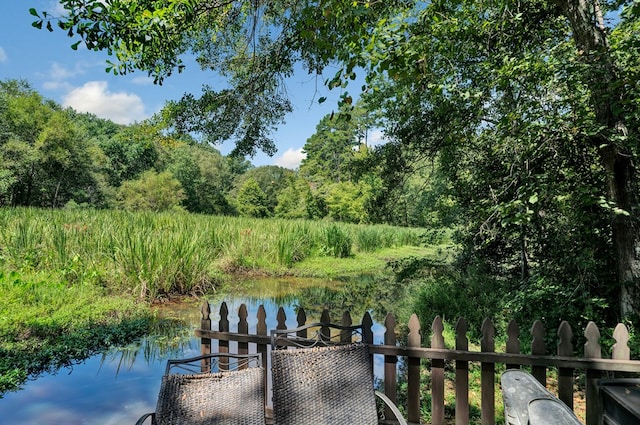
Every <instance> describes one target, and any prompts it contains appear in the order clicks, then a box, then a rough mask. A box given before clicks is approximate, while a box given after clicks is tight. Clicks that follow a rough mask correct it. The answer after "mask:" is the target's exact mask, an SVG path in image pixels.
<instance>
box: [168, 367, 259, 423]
mask: <svg viewBox="0 0 640 425" xmlns="http://www.w3.org/2000/svg"><path fill="white" fill-rule="evenodd" d="M263 379H264V369H262V368H249V369H244V370H236V371H229V372H218V373H203V374H193V375H178V374H170V375H165V376H163V378H162V383H161V385H160V394H159V396H158V404H157V407H156V423H157V425H205V424H206V425H214V424H216V425H217V424H219V425H258V424H260V425H264V423H265V418H264V412H265V410H264V385H263Z"/></svg>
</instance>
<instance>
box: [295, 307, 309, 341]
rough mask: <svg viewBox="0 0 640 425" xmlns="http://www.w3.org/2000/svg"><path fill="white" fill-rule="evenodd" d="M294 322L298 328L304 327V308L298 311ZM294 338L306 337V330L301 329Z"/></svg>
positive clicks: (305, 317)
mask: <svg viewBox="0 0 640 425" xmlns="http://www.w3.org/2000/svg"><path fill="white" fill-rule="evenodd" d="M296 322H297V323H298V327H301V326H304V325H305V324H306V323H307V312H306V311H304V308H301V309H300V310H298V315H297V316H296ZM296 336H297V337H299V338H306V337H307V330H306V329H302V330H301V331H298V332H297V333H296Z"/></svg>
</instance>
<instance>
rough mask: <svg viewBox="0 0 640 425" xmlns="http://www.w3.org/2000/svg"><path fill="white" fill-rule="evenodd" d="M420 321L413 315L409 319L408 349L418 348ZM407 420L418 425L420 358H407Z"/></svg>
mask: <svg viewBox="0 0 640 425" xmlns="http://www.w3.org/2000/svg"><path fill="white" fill-rule="evenodd" d="M421 345H422V338H421V337H420V321H419V320H418V316H416V315H415V314H412V315H411V318H410V319H409V335H408V338H407V346H408V347H420V346H421ZM407 364H408V367H407V369H408V370H407V375H408V376H407V412H408V414H407V419H408V420H409V422H414V423H420V358H418V357H408V358H407Z"/></svg>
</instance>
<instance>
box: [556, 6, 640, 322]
mask: <svg viewBox="0 0 640 425" xmlns="http://www.w3.org/2000/svg"><path fill="white" fill-rule="evenodd" d="M558 4H559V5H560V7H561V8H562V9H563V11H564V14H565V15H566V17H567V18H568V19H569V22H570V24H571V29H572V31H573V39H574V41H575V43H576V48H577V50H578V52H579V54H580V55H581V57H582V60H583V61H584V63H585V64H587V65H589V67H588V68H589V73H588V74H587V75H586V76H585V82H586V83H587V84H588V85H589V87H590V88H591V103H592V107H593V108H594V111H595V115H596V119H597V121H598V123H599V124H601V125H602V126H603V127H604V128H605V129H604V130H603V131H601V132H600V134H598V135H596V136H594V137H593V142H594V143H595V145H596V146H598V147H599V151H600V157H601V160H602V163H603V165H604V167H605V169H606V171H607V183H608V193H609V197H610V200H611V201H612V202H613V203H614V205H615V207H616V208H617V209H618V210H617V211H614V215H613V218H612V239H613V244H614V249H615V253H616V261H617V268H618V270H617V275H618V282H619V285H620V313H621V315H622V316H623V317H624V316H626V315H629V314H632V313H634V311H638V310H639V308H638V293H637V289H636V288H637V286H638V284H639V283H640V232H639V229H640V227H639V226H638V216H637V213H638V211H637V206H638V195H637V194H638V191H637V189H638V186H637V175H636V172H635V166H634V157H633V152H632V151H631V149H629V147H628V146H625V145H624V143H625V142H616V141H614V139H613V137H611V136H614V135H618V136H624V137H622V139H623V140H624V139H625V138H626V137H627V136H628V135H627V129H626V125H625V122H624V118H623V117H622V116H619V115H618V114H617V113H616V112H614V111H619V110H622V108H619V107H616V106H617V104H618V105H619V104H620V102H621V101H622V99H623V96H624V95H623V93H622V91H621V90H620V87H622V84H617V83H618V77H617V76H616V72H615V67H614V64H613V59H612V57H611V55H610V53H609V51H608V46H607V37H606V33H605V29H604V27H603V26H602V25H601V23H600V22H599V15H598V12H599V10H600V6H599V3H598V0H573V1H572V0H564V1H558ZM631 137H636V135H632V136H631ZM626 214H628V215H626Z"/></svg>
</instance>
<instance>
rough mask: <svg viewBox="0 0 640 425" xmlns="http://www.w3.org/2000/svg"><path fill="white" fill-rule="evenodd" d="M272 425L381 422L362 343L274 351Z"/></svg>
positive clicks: (366, 356)
mask: <svg viewBox="0 0 640 425" xmlns="http://www.w3.org/2000/svg"><path fill="white" fill-rule="evenodd" d="M271 362H272V377H273V422H274V425H336V424H349V425H377V424H378V416H377V411H376V400H375V394H374V388H373V373H372V369H371V361H370V357H369V351H368V349H367V346H366V345H364V344H348V345H338V346H329V347H316V348H298V349H293V350H287V349H282V350H273V351H272V352H271Z"/></svg>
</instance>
